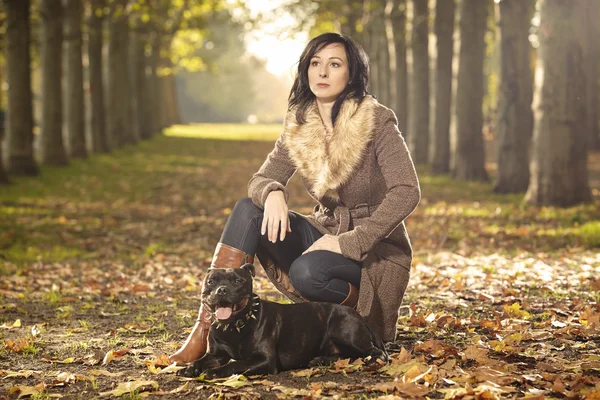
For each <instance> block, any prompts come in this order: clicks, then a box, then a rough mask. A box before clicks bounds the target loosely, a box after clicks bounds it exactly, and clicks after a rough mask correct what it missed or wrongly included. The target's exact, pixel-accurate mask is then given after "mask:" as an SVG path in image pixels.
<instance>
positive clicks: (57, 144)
mask: <svg viewBox="0 0 600 400" xmlns="http://www.w3.org/2000/svg"><path fill="white" fill-rule="evenodd" d="M40 17H41V22H42V24H41V31H40V42H41V64H42V65H41V70H42V125H41V129H40V160H41V162H42V163H43V164H47V165H66V164H68V163H69V160H68V158H67V152H66V151H65V146H64V142H63V108H62V84H61V83H62V54H63V48H62V46H63V27H62V21H63V6H62V3H61V2H60V1H56V0H42V1H40Z"/></svg>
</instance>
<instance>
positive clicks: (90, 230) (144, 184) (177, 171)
mask: <svg viewBox="0 0 600 400" xmlns="http://www.w3.org/2000/svg"><path fill="white" fill-rule="evenodd" d="M280 129H281V127H280V125H278V124H274V125H250V124H241V125H233V124H198V125H189V126H183V125H178V126H174V127H172V128H169V129H167V130H166V132H165V135H164V136H157V137H154V138H153V139H151V140H148V141H144V142H141V143H139V144H138V145H136V146H128V147H124V148H122V149H118V150H116V151H114V152H113V153H112V154H110V155H92V156H91V157H90V158H89V159H87V160H72V161H71V163H70V165H69V166H67V167H61V168H58V167H47V166H43V167H42V169H41V175H40V176H38V177H30V178H18V179H14V180H13V184H12V185H9V186H6V187H3V188H2V191H1V192H0V275H12V274H15V273H19V266H22V265H24V264H28V263H34V262H39V261H43V262H45V263H64V262H68V261H69V260H79V261H82V260H83V261H85V260H89V259H94V258H97V257H98V256H102V250H103V249H101V248H99V247H98V246H95V245H94V243H96V239H97V238H104V237H106V235H107V232H108V233H110V232H111V231H114V230H118V229H121V228H122V224H123V223H128V224H130V226H129V227H128V229H130V230H131V229H136V226H135V225H136V224H139V226H141V224H142V223H143V221H144V218H145V217H144V215H147V214H153V215H156V214H161V213H162V214H164V216H165V219H168V217H169V215H172V214H173V213H174V212H175V211H179V207H184V208H189V211H188V215H189V218H188V220H189V222H186V221H187V220H186V221H175V222H176V223H178V224H181V225H184V226H187V225H190V226H192V227H200V226H201V227H203V228H202V229H203V230H206V227H207V226H208V227H211V229H213V228H214V230H215V232H218V230H219V229H220V227H221V226H222V224H223V223H224V221H225V220H226V216H227V214H228V212H229V211H230V209H226V210H217V209H216V208H215V207H211V205H213V204H215V205H216V204H222V203H223V199H224V198H226V197H228V198H231V199H232V200H229V201H228V204H232V203H233V202H234V201H235V197H236V196H237V197H241V196H243V195H244V194H243V193H244V189H245V187H244V186H245V182H247V179H248V178H249V177H250V176H251V174H252V173H253V172H254V171H255V170H256V168H257V166H258V165H260V163H261V162H262V160H264V157H265V156H266V153H265V146H264V144H260V143H261V142H264V141H274V140H275V139H276V138H277V137H278V135H279V133H280ZM232 141H238V142H237V143H239V141H244V142H243V143H240V144H237V145H233V144H232ZM234 143H235V142H234ZM242 149H243V150H242ZM241 150H242V151H243V156H242V155H241V154H240V151H241ZM418 169H419V178H420V182H421V185H422V192H423V201H422V203H421V205H420V206H419V208H418V210H417V213H415V214H414V215H413V216H412V217H410V218H409V224H411V223H412V221H413V220H414V221H416V224H417V225H419V226H421V228H423V229H425V228H426V229H427V230H428V233H427V234H424V236H425V237H428V238H429V239H431V240H434V239H435V238H436V235H437V236H439V238H440V239H439V240H440V243H441V244H442V246H447V247H448V248H450V249H453V248H454V246H457V245H459V243H460V242H461V241H464V240H471V241H474V240H476V239H477V238H481V237H489V238H494V237H499V236H502V237H504V238H509V239H510V238H512V240H524V241H530V240H536V241H539V240H541V241H543V242H545V243H546V244H547V245H548V246H549V247H550V248H551V247H552V246H556V245H569V246H583V247H586V248H597V247H600V223H599V222H597V220H598V219H600V213H599V211H598V207H597V205H596V204H591V205H582V206H577V207H571V208H567V209H561V208H555V207H534V206H531V205H528V204H525V203H523V195H522V194H515V195H498V194H495V193H493V192H492V184H491V183H482V182H457V181H453V180H452V179H451V178H450V177H449V176H448V175H441V176H434V175H431V174H429V172H428V169H427V168H424V167H421V166H419V168H418ZM234 181H240V182H244V184H241V183H240V184H234V183H233V182H234ZM186 185H189V186H191V187H193V190H187V191H186V190H185V189H186V188H185V187H184V186H186ZM295 188H296V189H295V190H296V192H295V196H294V199H298V198H299V200H298V201H296V200H292V204H291V206H292V208H294V206H297V207H298V208H300V209H305V210H307V209H308V207H310V204H311V200H309V199H308V198H307V197H306V196H305V194H304V193H302V192H303V189H301V188H300V185H299V184H296V185H295ZM171 193H173V194H172V196H173V197H172V198H168V196H169V195H170V194H171ZM294 201H296V203H294ZM302 207H304V208H302ZM120 210H122V212H120ZM108 211H110V212H108ZM136 214H139V216H138V217H136ZM448 218H451V219H452V221H453V222H448ZM162 228H164V226H154V227H152V229H157V230H160V229H162ZM140 229H142V228H140ZM411 229H412V230H414V229H417V230H418V229H420V228H419V227H416V228H412V227H411ZM145 235H146V236H149V237H150V238H149V239H148V240H146V241H145V242H144V243H140V244H139V245H140V246H141V248H135V249H133V248H132V247H131V245H128V244H126V242H127V233H125V234H124V236H123V238H122V240H117V241H116V244H115V245H114V246H115V247H116V248H115V249H113V250H114V252H115V253H116V256H117V258H120V259H121V260H123V262H125V263H126V264H128V265H131V264H133V263H136V262H137V263H143V262H146V261H147V259H148V258H151V257H155V256H157V255H159V254H169V253H173V254H175V253H180V252H181V250H180V248H179V247H178V246H179V245H180V243H179V242H177V240H176V239H170V238H169V237H165V236H164V235H152V233H150V234H148V233H145ZM214 235H215V236H216V235H218V233H215V234H214ZM419 235H420V234H419V233H418V232H417V234H416V236H417V237H418V236H419ZM152 236H155V237H152ZM411 236H415V234H413V233H412V231H411ZM213 240H214V239H213ZM142 255H143V256H145V257H141V256H142ZM205 256H206V257H209V256H210V255H209V254H206V255H205ZM1 260H5V261H8V262H9V263H10V264H7V265H3V264H4V263H3V262H2V261H1ZM15 266H16V267H15Z"/></svg>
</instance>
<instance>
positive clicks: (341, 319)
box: [178, 264, 389, 378]
mask: <svg viewBox="0 0 600 400" xmlns="http://www.w3.org/2000/svg"><path fill="white" fill-rule="evenodd" d="M253 277H254V266H253V265H252V264H246V265H244V266H243V267H241V268H236V269H233V268H227V269H218V268H216V269H211V270H209V272H208V274H207V275H206V278H205V279H204V284H203V287H202V302H203V304H204V307H208V309H209V310H210V312H211V313H212V318H213V324H212V326H211V327H210V331H209V335H208V350H207V353H206V354H205V355H204V357H202V358H200V359H198V360H196V361H195V362H194V363H193V364H192V365H190V366H188V367H186V368H184V369H182V370H180V371H179V372H178V375H181V376H187V377H196V376H199V375H200V374H202V373H206V376H207V377H208V378H212V377H226V376H230V375H232V374H241V373H244V374H247V375H256V374H276V373H278V372H280V371H283V370H288V369H295V368H302V367H306V366H308V365H318V364H327V363H329V362H332V361H334V360H338V359H340V358H358V357H367V356H371V358H372V360H373V361H374V360H375V359H376V358H379V359H381V360H383V361H388V360H389V356H388V354H387V352H386V350H385V347H384V345H383V341H382V340H381V339H380V338H379V336H378V335H377V334H376V333H375V332H373V331H372V330H371V329H370V328H369V326H368V325H367V324H366V322H365V321H364V320H363V318H362V317H361V316H360V315H359V314H358V313H357V312H356V311H355V310H354V309H352V308H350V307H347V306H342V305H339V304H332V303H302V304H287V305H283V304H277V303H273V302H270V301H266V300H260V299H259V298H258V296H257V295H255V294H253V293H252V278H253Z"/></svg>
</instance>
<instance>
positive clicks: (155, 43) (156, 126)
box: [148, 33, 162, 135]
mask: <svg viewBox="0 0 600 400" xmlns="http://www.w3.org/2000/svg"><path fill="white" fill-rule="evenodd" d="M152 39H153V40H152V46H151V48H152V51H151V54H150V56H149V57H150V71H149V76H148V80H149V85H148V88H149V91H148V92H149V96H148V102H149V103H148V105H149V106H150V107H149V108H150V110H151V114H149V118H151V119H152V135H154V134H155V133H159V132H161V131H162V128H161V126H160V123H161V118H160V101H159V100H160V98H161V90H160V82H159V78H158V64H159V58H160V40H161V38H160V36H159V35H158V34H157V33H155V34H154V37H153V38H152Z"/></svg>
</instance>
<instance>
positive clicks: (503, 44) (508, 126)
mask: <svg viewBox="0 0 600 400" xmlns="http://www.w3.org/2000/svg"><path fill="white" fill-rule="evenodd" d="M531 6H532V3H531V2H530V1H524V0H503V1H502V2H500V4H497V5H496V7H497V10H498V11H499V13H498V15H499V25H500V29H499V32H500V85H499V87H498V117H497V118H498V121H497V123H496V126H497V132H498V175H497V177H496V185H495V187H494V191H495V192H498V193H517V192H524V191H525V190H527V186H528V184H529V146H530V143H531V136H532V133H533V112H532V111H531V101H532V99H533V82H532V77H531V68H530V66H529V62H530V58H529V49H530V44H529V27H530V26H531V23H530V15H531V13H530V9H531Z"/></svg>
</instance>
